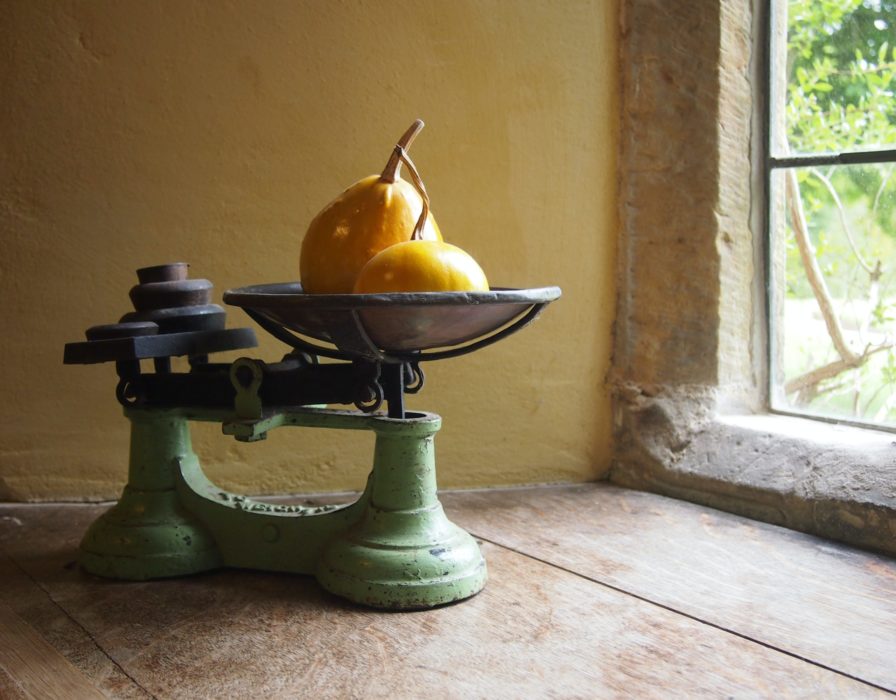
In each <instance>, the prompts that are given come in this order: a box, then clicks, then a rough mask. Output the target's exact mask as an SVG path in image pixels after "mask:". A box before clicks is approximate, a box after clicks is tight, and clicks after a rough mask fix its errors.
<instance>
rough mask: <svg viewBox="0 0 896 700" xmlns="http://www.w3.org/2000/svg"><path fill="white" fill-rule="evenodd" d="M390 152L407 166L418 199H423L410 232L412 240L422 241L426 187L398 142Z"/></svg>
mask: <svg viewBox="0 0 896 700" xmlns="http://www.w3.org/2000/svg"><path fill="white" fill-rule="evenodd" d="M392 153H393V155H394V156H395V157H396V158H397V159H398V161H399V162H400V163H404V164H405V165H406V166H408V172H409V173H410V174H411V182H413V183H414V187H415V188H416V190H417V192H418V193H419V194H420V199H421V200H422V201H423V208H422V209H421V210H420V216H419V218H418V219H417V225H416V226H414V233H413V234H411V240H412V241H422V240H423V227H424V226H426V217H428V216H429V195H428V194H427V192H426V187H425V186H424V185H423V179H422V178H421V177H420V173H418V172H417V166H416V165H414V161H412V160H411V157H410V156H409V155H408V154H407V151H405V150H404V148H402V147H401V145H400V144H399V145H397V146H395V150H394V151H393V152H392Z"/></svg>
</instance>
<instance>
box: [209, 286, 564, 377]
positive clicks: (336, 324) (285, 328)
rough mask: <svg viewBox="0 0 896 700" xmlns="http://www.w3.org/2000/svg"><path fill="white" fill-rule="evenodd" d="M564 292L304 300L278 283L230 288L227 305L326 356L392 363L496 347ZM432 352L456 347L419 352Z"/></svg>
mask: <svg viewBox="0 0 896 700" xmlns="http://www.w3.org/2000/svg"><path fill="white" fill-rule="evenodd" d="M560 293H561V292H560V288H559V287H540V288H535V289H500V288H496V289H492V290H491V291H488V292H415V293H395V294H304V293H303V292H302V288H301V285H299V284H297V283H279V284H264V285H255V286H251V287H243V288H241V289H234V290H229V291H227V292H225V293H224V301H225V302H226V303H228V304H231V305H233V306H239V307H242V308H243V309H245V310H246V311H247V313H249V315H250V316H251V317H252V318H253V319H254V320H256V321H257V322H258V323H259V324H260V325H262V327H264V328H265V330H267V331H268V332H270V333H272V334H273V335H275V336H276V337H277V338H279V339H280V340H283V341H284V342H287V343H289V344H290V345H293V347H297V348H301V349H303V350H311V351H313V352H315V354H319V355H323V356H328V357H337V358H345V359H353V358H358V357H361V358H366V359H372V360H376V361H386V362H390V361H392V362H394V361H408V360H409V359H414V360H416V359H419V360H426V359H441V358H442V357H448V356H455V355H458V354H463V353H465V352H470V351H472V350H474V349H478V348H479V347H482V346H483V345H485V344H488V342H494V341H492V340H491V338H495V339H499V337H506V335H509V333H510V332H515V331H516V330H519V329H520V328H522V327H523V326H524V325H526V324H527V323H529V322H530V321H531V320H533V319H534V318H535V316H536V315H537V314H538V312H539V311H540V310H541V308H542V307H543V306H544V305H545V304H547V303H549V302H551V301H553V300H555V299H557V298H558V297H559V296H560ZM508 324H512V325H511V326H509V327H508ZM505 327H507V328H505ZM502 329H504V330H507V331H508V332H504V330H502ZM290 332H291V333H290ZM499 332H500V336H499V337H496V336H497V334H498V333H499ZM292 333H298V334H300V335H303V336H306V337H308V338H311V339H314V340H317V341H322V342H325V343H331V344H332V345H335V346H336V351H335V352H334V351H332V350H330V351H328V350H327V349H326V348H321V347H320V346H317V345H310V344H308V343H306V342H304V341H302V340H301V339H299V338H296V337H295V336H293V335H292ZM491 334H495V335H491ZM465 344H468V345H465ZM434 348H456V349H455V350H449V351H446V352H439V353H429V354H421V351H424V350H430V349H434Z"/></svg>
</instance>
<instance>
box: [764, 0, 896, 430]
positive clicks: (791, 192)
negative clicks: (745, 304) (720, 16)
mask: <svg viewBox="0 0 896 700" xmlns="http://www.w3.org/2000/svg"><path fill="white" fill-rule="evenodd" d="M786 11H787V58H786V67H782V68H783V69H784V70H785V71H786V76H787V89H786V104H785V105H784V106H783V113H781V112H779V114H780V116H781V118H782V121H783V128H784V130H785V135H786V142H787V148H788V152H786V153H777V154H775V153H773V156H777V157H784V156H792V155H802V154H825V153H835V154H836V153H845V152H855V151H868V150H876V149H882V150H892V149H894V148H896V97H894V91H896V0H790V1H789V2H787V3H786ZM773 110H774V107H773ZM892 160H893V159H892V157H883V158H881V161H882V162H877V163H869V164H861V165H814V166H812V165H805V166H803V165H800V166H799V167H795V168H791V169H786V170H780V171H776V172H775V173H774V174H773V177H772V200H773V201H775V197H776V196H778V197H782V198H783V200H784V201H786V204H785V206H784V209H785V211H786V220H787V221H786V222H787V226H786V234H785V246H786V253H785V256H786V261H785V269H786V290H785V298H784V318H783V319H778V325H779V328H778V329H776V333H777V334H778V336H779V341H778V342H779V347H780V348H781V349H782V352H781V355H782V358H781V359H782V367H780V368H779V369H780V372H781V374H782V375H783V376H782V377H779V379H780V380H781V381H780V385H781V387H782V389H783V390H782V391H781V395H782V396H783V397H784V398H783V401H784V403H785V405H786V406H785V407H794V408H797V409H799V410H806V411H810V412H819V413H823V414H831V415H838V416H843V417H849V418H854V419H858V420H863V421H870V422H873V423H881V424H888V425H896V351H894V343H896V173H894V171H896V163H894V162H892ZM788 178H789V181H788ZM788 184H791V185H792V186H788ZM776 188H777V189H776ZM776 193H777V194H776ZM779 201H780V200H779Z"/></svg>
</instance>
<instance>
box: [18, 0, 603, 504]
mask: <svg viewBox="0 0 896 700" xmlns="http://www.w3.org/2000/svg"><path fill="white" fill-rule="evenodd" d="M616 42H617V7H616V3H615V2H614V1H613V0H607V1H604V0H566V1H562V2H549V1H548V0H450V1H447V0H390V2H382V1H381V0H332V1H330V0H313V1H312V0H305V1H302V2H298V1H292V0H290V1H283V2H256V1H252V0H241V1H228V2H224V1H223V0H222V1H220V2H219V1H213V0H207V1H199V0H193V1H187V0H165V1H156V0H153V2H138V1H136V0H133V1H131V0H127V1H123V2H111V1H91V2H87V1H86V0H85V1H82V2H67V1H64V0H63V1H60V0H7V1H6V2H3V3H0V96H2V97H0V231H2V244H0V245H2V248H0V270H2V274H0V293H2V309H3V333H2V335H0V342H2V348H0V349H2V352H0V356H2V358H3V361H4V363H5V371H4V387H3V396H4V401H3V402H2V420H0V430H2V434H0V449H2V454H0V457H2V460H0V499H11V500H53V499H78V500H80V499H98V498H112V497H116V496H117V494H118V492H119V491H120V489H121V486H122V484H123V483H124V479H125V474H126V464H127V451H128V426H127V422H126V421H125V420H124V419H123V418H122V417H121V410H120V408H119V406H118V404H117V403H116V402H115V399H114V396H113V389H114V386H115V374H114V367H113V366H112V365H108V364H107V365H91V366H63V364H62V351H63V345H64V343H66V342H68V341H75V340H80V339H82V338H83V332H84V329H86V328H87V327H88V326H92V325H96V324H99V323H113V322H115V321H117V320H118V318H119V317H120V316H121V314H123V313H124V312H126V311H128V310H130V304H129V301H128V297H127V292H128V289H129V288H130V287H131V286H132V285H133V284H135V283H136V277H135V275H134V270H135V269H136V268H137V267H143V266H146V265H152V264H159V263H163V262H170V261H178V260H184V261H187V262H190V263H191V266H192V267H191V276H192V277H204V278H207V279H210V280H211V281H212V282H213V283H214V284H215V301H216V302H218V303H221V293H222V292H223V291H224V290H225V289H227V288H231V287H238V286H243V285H248V284H256V283H263V282H275V281H288V280H295V279H297V277H298V269H299V263H298V256H299V247H300V243H301V239H302V235H303V234H304V232H305V229H306V227H307V225H308V222H309V221H310V219H311V217H312V216H313V215H314V214H315V213H316V212H317V211H318V210H319V209H320V208H322V207H323V206H324V205H325V204H326V203H327V202H328V201H329V200H330V199H332V198H333V197H334V196H335V195H336V194H338V193H339V192H340V191H342V190H343V189H344V188H345V187H347V186H349V185H350V184H352V183H353V182H354V181H356V180H358V179H360V178H361V177H363V176H366V175H369V174H372V173H375V172H378V171H379V170H381V169H382V167H383V165H384V163H385V161H386V159H387V158H388V156H389V153H390V150H391V147H392V145H393V144H394V142H395V140H396V139H397V138H398V136H399V135H400V134H401V133H402V132H403V131H404V129H405V128H406V127H407V126H408V125H409V124H410V123H411V121H413V119H414V118H416V117H421V118H422V119H424V120H425V121H426V123H427V126H426V128H425V129H424V131H423V132H422V133H421V134H420V136H419V137H418V138H417V140H416V142H415V144H414V147H413V149H412V153H413V157H414V160H415V162H416V163H417V165H418V167H419V168H420V170H421V174H422V175H423V178H424V179H425V181H426V184H427V188H428V190H429V192H430V195H431V197H432V202H433V211H434V213H435V215H436V217H437V219H438V221H439V223H440V226H441V229H442V232H443V233H444V235H445V237H446V239H447V240H449V241H451V242H453V243H456V244H458V245H460V246H461V247H463V248H465V249H466V250H468V251H469V252H470V253H472V254H473V255H474V256H475V257H476V258H477V259H478V260H479V262H480V263H481V264H482V266H483V267H484V269H485V270H486V272H487V273H488V276H489V279H490V281H491V282H492V284H495V285H498V286H512V287H534V286H541V285H551V284H556V285H559V286H561V287H562V288H563V298H562V299H561V300H560V301H558V302H556V303H554V304H553V305H551V306H550V307H548V309H547V310H546V312H545V314H544V315H543V316H542V317H541V319H539V321H537V322H536V323H535V324H534V325H533V326H531V327H530V328H527V329H526V330H524V331H523V332H521V333H519V334H518V335H515V336H513V337H512V338H510V339H508V340H505V341H502V342H500V343H498V344H497V345H495V346H493V347H491V348H488V349H486V350H482V351H480V352H477V353H474V354H472V355H469V356H466V357H463V358H458V359H453V360H447V361H444V362H436V363H432V364H429V365H427V366H426V370H427V383H426V388H425V389H424V390H423V392H422V393H421V394H419V395H418V396H417V397H413V398H412V399H411V400H410V404H409V405H410V406H411V407H412V408H417V409H421V410H430V411H434V412H437V413H439V414H441V415H442V417H443V419H444V427H443V429H442V431H441V432H440V434H439V436H438V438H437V440H436V445H437V454H438V465H439V482H440V485H441V486H443V487H474V486H487V485H495V484H521V483H538V482H554V481H584V480H591V479H595V478H599V477H600V476H602V475H603V474H604V472H605V470H606V468H607V467H608V464H609V459H610V452H611V444H610V440H611V437H610V422H611V417H610V403H609V396H608V391H607V388H606V386H605V381H604V380H605V374H606V372H607V369H608V366H609V361H610V348H611V333H612V321H613V318H612V316H613V308H614V279H613V277H614V272H613V271H614V256H615V250H614V239H615V228H616V212H615V210H616V205H615V179H616V177H615V159H616V156H615V150H616V121H617V117H616V115H617V100H618V96H617V65H616V61H617V58H616ZM228 325H229V326H231V327H238V326H251V325H252V323H251V321H250V320H249V319H248V318H247V317H246V316H245V315H244V314H243V312H242V311H240V310H239V309H231V310H230V311H229V313H228ZM259 333H260V334H262V335H263V332H261V331H260V330H259ZM285 351H286V347H285V346H283V345H282V344H279V343H278V342H277V341H275V340H273V339H268V338H265V339H263V341H262V344H261V347H260V348H259V349H258V350H257V351H252V354H254V355H255V356H256V357H262V358H264V359H268V360H276V359H279V357H280V356H281V355H282V354H283V353H284V352H285ZM236 356H238V354H233V353H232V354H228V355H226V356H223V357H220V358H219V359H232V358H233V357H236ZM372 445H373V438H372V436H369V435H363V434H362V435H358V434H356V433H353V432H352V433H348V432H333V431H323V430H318V431H314V430H307V429H306V430H302V429H283V430H280V431H276V432H274V433H273V434H272V435H271V436H270V437H269V439H268V440H267V441H266V442H263V443H258V444H250V445H245V444H241V443H237V442H235V441H233V440H232V439H230V438H225V437H223V436H221V435H220V427H219V426H213V425H202V426H197V427H196V428H195V430H194V446H195V448H196V451H197V453H198V454H199V455H200V457H201V459H202V460H203V462H204V465H205V467H206V470H207V472H208V473H209V474H210V476H211V477H212V478H213V479H215V480H216V481H218V482H219V483H220V484H221V485H222V486H223V487H226V488H230V489H237V490H240V491H244V492H247V493H277V492H310V491H326V490H341V489H358V488H360V487H361V486H362V485H363V483H364V480H365V478H366V474H367V472H368V470H369V465H370V459H371V454H372V452H371V448H372Z"/></svg>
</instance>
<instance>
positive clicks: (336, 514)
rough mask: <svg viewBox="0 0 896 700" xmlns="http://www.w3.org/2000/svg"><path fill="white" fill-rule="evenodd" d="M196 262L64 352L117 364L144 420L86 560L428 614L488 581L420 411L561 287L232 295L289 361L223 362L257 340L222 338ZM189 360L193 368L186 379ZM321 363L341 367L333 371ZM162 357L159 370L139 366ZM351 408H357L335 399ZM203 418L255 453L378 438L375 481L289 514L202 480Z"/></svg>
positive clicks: (269, 287)
mask: <svg viewBox="0 0 896 700" xmlns="http://www.w3.org/2000/svg"><path fill="white" fill-rule="evenodd" d="M187 268H188V266H187V264H186V263H171V264H167V265H158V266H154V267H147V268H142V269H140V270H138V271H137V276H138V280H139V284H138V285H136V286H135V287H134V288H133V289H131V291H130V297H131V300H132V302H133V304H134V307H135V311H133V312H130V313H127V314H125V315H124V316H123V317H122V319H121V321H120V322H119V323H115V324H109V325H102V326H94V327H92V328H89V329H88V330H87V332H86V335H87V340H86V341H82V342H75V343H69V344H67V345H66V346H65V360H64V361H65V363H66V364H91V363H98V362H114V363H115V366H116V370H117V373H118V377H119V382H118V386H117V388H116V397H117V399H118V401H119V402H120V403H121V404H122V405H123V406H124V414H125V416H126V417H127V418H128V420H130V422H131V443H130V462H129V470H128V483H127V485H126V486H125V488H124V491H123V493H122V495H121V498H120V499H119V500H118V502H117V503H116V504H115V505H114V506H113V507H112V508H111V509H110V510H109V511H107V512H106V513H105V514H103V515H102V516H100V517H99V518H98V519H97V520H96V521H95V522H94V523H93V524H92V525H91V526H90V528H89V529H88V531H87V533H86V534H85V536H84V539H83V541H82V542H81V550H80V563H81V566H82V567H83V568H84V569H86V570H87V571H88V572H90V573H92V574H96V575H99V576H104V577H108V578H114V579H125V580H148V579H156V578H165V577H171V576H182V575H186V574H195V573H198V572H202V571H209V570H213V569H218V568H221V567H238V568H244V569H258V570H264V571H282V572H290V573H297V574H312V575H314V576H315V577H316V578H317V580H318V582H319V583H320V584H321V586H323V587H324V588H325V589H326V590H328V591H330V592H332V593H334V594H336V595H339V596H342V597H344V598H347V599H349V600H351V601H354V602H356V603H360V604H364V605H369V606H373V607H378V608H388V609H419V608H430V607H433V606H437V605H442V604H445V603H450V602H453V601H458V600H462V599H464V598H468V597H470V596H472V595H474V594H476V593H478V592H479V591H480V590H481V589H482V587H483V586H484V585H485V581H486V564H485V560H484V559H483V557H482V554H481V552H480V551H479V547H478V545H477V544H476V542H475V540H474V539H473V538H472V537H471V536H470V535H469V534H468V533H467V532H465V531H464V530H462V529H461V528H459V527H457V526H456V525H454V524H453V523H452V522H451V521H450V520H448V518H447V517H446V516H445V513H444V512H443V510H442V506H441V503H440V502H439V500H438V496H437V486H436V471H435V458H434V452H433V437H434V435H435V434H436V432H437V431H438V430H439V427H440V425H441V418H440V417H439V416H438V415H436V414H434V413H423V412H412V411H406V410H405V407H404V394H406V393H415V392H417V391H419V390H420V389H421V388H422V386H423V379H424V376H423V371H422V369H421V363H423V362H428V361H432V360H440V359H445V358H450V357H457V356H460V355H464V354H467V353H469V352H473V351H474V350H478V349H480V348H483V347H485V346H487V345H490V344H492V343H494V342H497V341H498V340H501V339H503V338H506V337H507V336H509V335H510V334H512V333H515V332H516V331H518V330H520V329H521V328H523V327H524V326H526V325H527V324H529V323H531V322H532V321H533V320H534V319H535V318H536V317H537V316H538V314H539V313H540V312H541V311H542V309H543V308H544V307H545V305H546V304H548V303H549V302H551V301H553V300H554V299H557V298H558V297H559V296H560V289H559V288H557V287H544V288H538V289H493V290H491V291H488V292H469V293H467V292H428V293H396V294H327V295H313V294H304V293H303V292H302V288H301V286H300V285H299V284H292V283H286V284H266V285H258V286H252V287H245V288H241V289H235V290H230V291H228V292H225V294H224V301H225V303H227V304H230V305H233V306H238V307H240V308H242V309H243V310H244V311H245V312H246V313H247V314H248V315H249V317H250V318H252V319H253V320H254V321H255V322H256V323H257V324H258V325H259V326H260V327H261V328H263V329H264V330H265V331H267V332H268V333H270V334H271V335H273V336H274V337H275V338H277V339H279V340H281V341H283V342H284V343H286V344H287V345H288V346H290V348H291V351H290V352H289V354H287V355H286V356H285V357H284V358H283V359H282V360H281V361H279V362H273V363H266V362H263V361H261V360H257V359H250V358H240V359H238V360H236V361H235V362H231V363H216V362H212V361H210V359H209V355H210V354H212V353H215V352H222V351H231V350H240V349H246V348H252V347H255V346H256V345H257V341H256V336H255V333H254V332H253V330H252V329H250V328H236V329H225V327H224V321H225V311H224V309H223V308H222V307H220V306H217V305H215V304H211V303H209V302H210V300H211V290H212V285H211V283H210V282H208V281H207V280H196V279H188V278H187ZM177 356H185V357H187V358H188V360H189V371H185V372H175V371H172V367H171V358H172V357H177ZM319 358H328V359H330V360H336V362H327V363H319V362H318V359H319ZM141 360H152V365H153V371H151V372H144V371H142V370H141V364H140V361H141ZM330 404H344V405H346V406H354V407H355V408H354V409H353V410H333V409H330V408H325V407H322V406H325V405H330ZM190 421H213V422H217V423H220V424H221V425H222V428H223V432H224V434H225V435H231V436H233V437H234V438H236V439H237V440H240V441H244V442H253V441H256V440H262V439H264V438H265V437H267V434H268V432H270V431H271V430H274V429H276V428H282V427H291V426H301V427H306V428H329V429H338V430H371V431H373V432H374V434H375V435H376V443H375V448H374V455H373V469H372V471H371V473H370V476H369V477H368V480H367V485H366V488H365V489H364V492H363V494H362V495H361V496H360V498H359V499H358V500H357V501H355V502H354V503H350V504H345V505H338V506H333V505H326V506H314V507H309V506H302V505H274V504H271V503H267V502H263V501H259V500H254V499H252V498H248V497H246V496H243V495H239V494H234V493H229V492H227V491H225V490H223V489H221V488H218V487H217V486H215V484H213V483H212V482H211V481H210V480H209V479H208V478H207V477H206V476H205V474H204V473H203V471H202V467H201V466H200V463H199V460H198V459H197V457H196V455H195V454H194V452H193V450H192V447H191V441H190V430H189V422H190Z"/></svg>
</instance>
